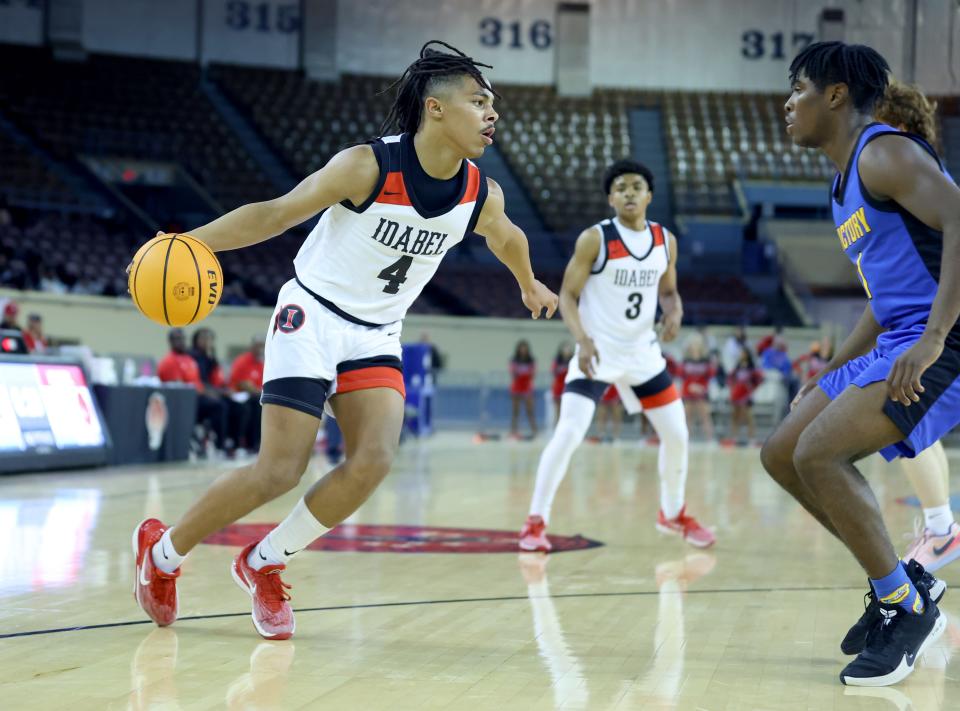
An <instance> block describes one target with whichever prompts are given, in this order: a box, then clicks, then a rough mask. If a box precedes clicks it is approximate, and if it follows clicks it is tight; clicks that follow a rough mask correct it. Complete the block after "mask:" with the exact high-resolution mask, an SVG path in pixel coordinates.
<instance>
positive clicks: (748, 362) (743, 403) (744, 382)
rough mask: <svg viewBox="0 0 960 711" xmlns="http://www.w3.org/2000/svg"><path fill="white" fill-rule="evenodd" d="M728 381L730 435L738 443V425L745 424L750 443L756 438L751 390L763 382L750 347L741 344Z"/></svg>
mask: <svg viewBox="0 0 960 711" xmlns="http://www.w3.org/2000/svg"><path fill="white" fill-rule="evenodd" d="M728 382H729V384H730V403H731V405H733V414H732V416H731V421H730V436H731V438H733V439H734V440H736V441H737V442H738V443H740V442H741V440H739V439H738V438H739V435H740V426H741V425H744V424H745V425H746V426H747V438H748V440H749V442H750V443H753V442H754V440H755V439H756V435H757V431H756V426H755V424H754V421H753V392H754V391H755V390H756V389H757V388H758V387H759V386H760V383H762V382H763V373H761V372H760V370H758V369H757V367H756V365H755V364H754V361H753V355H751V353H750V348H749V347H747V346H743V347H742V348H741V349H740V357H739V358H738V359H737V364H736V367H735V368H734V369H733V370H732V371H731V373H730V376H729V379H728Z"/></svg>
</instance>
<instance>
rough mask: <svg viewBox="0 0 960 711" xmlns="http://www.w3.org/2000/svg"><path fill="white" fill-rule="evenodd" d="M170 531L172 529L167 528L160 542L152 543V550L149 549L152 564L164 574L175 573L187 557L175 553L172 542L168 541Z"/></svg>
mask: <svg viewBox="0 0 960 711" xmlns="http://www.w3.org/2000/svg"><path fill="white" fill-rule="evenodd" d="M172 530H173V529H172V528H168V529H167V530H166V531H164V532H163V536H162V537H161V538H160V540H159V541H157V542H156V543H154V544H153V548H151V549H150V555H151V556H152V557H153V564H154V565H155V566H157V567H158V568H160V570H162V571H163V572H164V573H172V572H173V571H175V570H176V569H177V568H179V567H180V564H181V563H183V559H184V558H186V557H187V556H185V555H180V554H179V553H177V549H176V548H174V547H173V541H171V540H170V531H172Z"/></svg>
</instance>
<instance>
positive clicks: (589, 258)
mask: <svg viewBox="0 0 960 711" xmlns="http://www.w3.org/2000/svg"><path fill="white" fill-rule="evenodd" d="M601 239H602V237H601V236H600V230H599V229H597V228H596V227H591V228H590V229H587V230H584V231H583V232H581V233H580V236H579V237H577V244H576V246H575V247H574V250H573V256H572V257H570V261H569V262H567V268H566V269H565V270H564V272H563V283H562V284H561V285H560V315H561V316H563V322H564V323H565V324H567V328H568V329H570V335H572V336H573V338H574V340H575V341H576V342H577V346H578V349H577V354H578V365H579V366H580V372H581V373H583V374H584V375H586V376H587V377H588V378H592V377H593V374H594V366H595V365H596V364H597V363H599V362H600V356H599V354H598V353H597V347H596V345H594V342H593V339H592V338H590V334H588V333H587V332H586V331H585V330H584V328H583V322H582V321H581V320H580V309H579V302H580V294H581V292H582V291H583V287H584V285H585V284H586V283H587V279H589V278H590V272H591V270H592V269H593V263H594V262H595V261H596V260H597V255H598V254H600V242H601Z"/></svg>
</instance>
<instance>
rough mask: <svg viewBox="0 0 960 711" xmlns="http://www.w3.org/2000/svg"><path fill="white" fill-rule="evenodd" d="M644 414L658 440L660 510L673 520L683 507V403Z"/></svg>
mask: <svg viewBox="0 0 960 711" xmlns="http://www.w3.org/2000/svg"><path fill="white" fill-rule="evenodd" d="M644 414H645V415H646V416H647V418H648V419H649V420H650V424H652V425H653V429H654V430H655V431H656V433H657V437H659V438H660V454H659V456H658V457H657V470H658V471H659V473H660V508H661V509H663V515H664V516H666V517H667V518H676V517H677V515H678V514H679V513H680V510H681V509H682V508H683V504H684V489H685V488H686V485H687V445H688V443H689V440H690V435H689V433H688V432H687V418H686V415H685V413H684V411H683V402H682V401H681V400H674V401H673V402H671V403H669V404H667V405H664V406H663V407H657V408H654V409H652V410H645V411H644Z"/></svg>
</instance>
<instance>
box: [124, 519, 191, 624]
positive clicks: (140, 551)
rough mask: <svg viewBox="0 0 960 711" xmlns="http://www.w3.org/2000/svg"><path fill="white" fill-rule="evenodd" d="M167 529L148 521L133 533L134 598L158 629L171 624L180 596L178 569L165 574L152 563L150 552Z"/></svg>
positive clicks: (160, 524) (157, 522) (153, 520)
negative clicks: (158, 626) (178, 590)
mask: <svg viewBox="0 0 960 711" xmlns="http://www.w3.org/2000/svg"><path fill="white" fill-rule="evenodd" d="M166 530H167V527H166V526H164V525H163V524H162V523H161V522H160V521H158V520H157V519H155V518H148V519H146V520H144V521H141V522H140V525H139V526H137V527H136V528H135V529H134V531H133V560H134V563H135V565H136V568H135V569H134V571H133V573H134V574H133V597H134V599H135V600H136V601H137V604H138V605H140V607H141V608H142V609H143V611H144V612H146V613H147V615H148V616H149V617H150V619H151V620H153V621H154V622H156V623H157V624H158V625H160V626H161V627H166V626H167V625H172V624H173V623H174V621H175V620H176V619H177V610H179V608H180V596H179V595H177V578H178V577H180V568H177V569H176V570H175V571H173V572H172V573H165V572H163V571H162V570H160V568H158V567H157V566H155V565H154V564H153V555H152V553H151V549H152V548H153V546H154V544H155V543H156V542H157V541H159V540H160V538H161V537H162V536H163V532H164V531H166Z"/></svg>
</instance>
